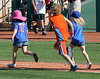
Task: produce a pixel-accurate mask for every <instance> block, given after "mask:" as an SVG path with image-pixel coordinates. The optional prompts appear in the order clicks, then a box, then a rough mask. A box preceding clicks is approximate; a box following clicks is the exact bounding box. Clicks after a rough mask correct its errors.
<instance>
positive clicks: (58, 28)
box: [50, 14, 69, 41]
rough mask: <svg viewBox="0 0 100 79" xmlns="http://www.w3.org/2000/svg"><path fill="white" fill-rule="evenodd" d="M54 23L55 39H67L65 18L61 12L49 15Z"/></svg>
mask: <svg viewBox="0 0 100 79" xmlns="http://www.w3.org/2000/svg"><path fill="white" fill-rule="evenodd" d="M50 19H51V21H52V22H53V24H54V31H55V33H56V35H57V39H58V40H60V41H68V37H69V33H68V28H67V24H66V20H65V18H64V16H63V15H62V14H60V15H55V16H52V17H50Z"/></svg>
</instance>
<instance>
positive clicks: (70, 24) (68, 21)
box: [65, 18, 74, 37]
mask: <svg viewBox="0 0 100 79" xmlns="http://www.w3.org/2000/svg"><path fill="white" fill-rule="evenodd" d="M65 20H66V22H67V23H68V24H69V26H70V28H71V33H70V35H71V37H72V36H73V33H74V28H73V25H72V22H71V21H70V20H68V19H67V18H65Z"/></svg>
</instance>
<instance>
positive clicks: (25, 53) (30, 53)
mask: <svg viewBox="0 0 100 79" xmlns="http://www.w3.org/2000/svg"><path fill="white" fill-rule="evenodd" d="M22 51H23V54H24V55H31V56H32V52H31V51H27V46H23V47H22Z"/></svg>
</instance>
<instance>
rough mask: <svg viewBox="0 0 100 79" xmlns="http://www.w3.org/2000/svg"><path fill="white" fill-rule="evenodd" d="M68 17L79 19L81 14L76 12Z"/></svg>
mask: <svg viewBox="0 0 100 79" xmlns="http://www.w3.org/2000/svg"><path fill="white" fill-rule="evenodd" d="M70 17H74V18H79V17H81V14H80V12H78V11H74V12H73V13H72V14H71V15H70Z"/></svg>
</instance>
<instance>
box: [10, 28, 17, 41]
mask: <svg viewBox="0 0 100 79" xmlns="http://www.w3.org/2000/svg"><path fill="white" fill-rule="evenodd" d="M16 33H17V29H14V32H13V35H12V39H11V40H12V41H14V37H15V35H16Z"/></svg>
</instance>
